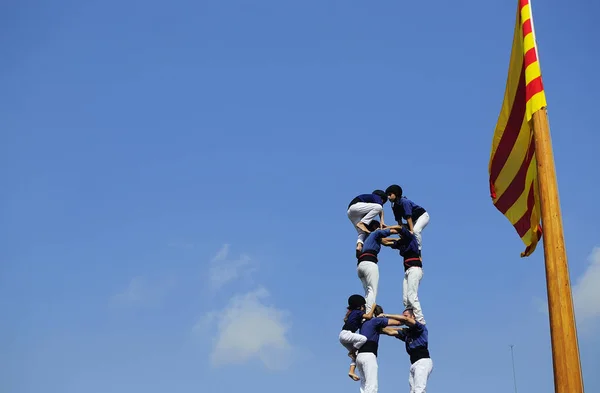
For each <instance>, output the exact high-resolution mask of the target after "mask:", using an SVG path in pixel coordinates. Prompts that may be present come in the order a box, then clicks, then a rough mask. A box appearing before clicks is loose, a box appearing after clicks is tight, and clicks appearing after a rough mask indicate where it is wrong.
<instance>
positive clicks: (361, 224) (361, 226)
mask: <svg viewBox="0 0 600 393" xmlns="http://www.w3.org/2000/svg"><path fill="white" fill-rule="evenodd" d="M356 227H357V228H358V229H360V230H361V231H363V232H366V233H371V231H369V228H367V226H366V225H365V224H364V223H362V222H359V223H358V224H356Z"/></svg>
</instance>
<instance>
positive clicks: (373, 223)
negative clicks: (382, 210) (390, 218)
mask: <svg viewBox="0 0 600 393" xmlns="http://www.w3.org/2000/svg"><path fill="white" fill-rule="evenodd" d="M380 227H381V223H380V222H379V221H377V220H373V221H371V223H370V224H369V225H367V229H368V230H369V231H371V232H374V231H376V230H378V229H379V228H380Z"/></svg>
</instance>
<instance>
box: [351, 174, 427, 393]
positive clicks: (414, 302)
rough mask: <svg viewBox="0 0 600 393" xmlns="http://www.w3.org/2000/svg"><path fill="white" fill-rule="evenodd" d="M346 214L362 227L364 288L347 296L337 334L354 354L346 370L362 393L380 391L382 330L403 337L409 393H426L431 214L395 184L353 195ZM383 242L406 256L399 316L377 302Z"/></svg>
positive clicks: (358, 252)
mask: <svg viewBox="0 0 600 393" xmlns="http://www.w3.org/2000/svg"><path fill="white" fill-rule="evenodd" d="M388 200H389V201H390V203H391V207H392V211H393V213H394V219H395V221H396V223H397V225H392V226H388V225H386V224H385V222H384V209H383V207H384V205H385V204H386V202H387V201H388ZM348 218H349V219H350V221H351V222H352V225H354V227H355V229H356V231H357V232H358V239H357V241H356V258H357V260H358V265H357V273H358V278H359V279H360V281H361V282H362V285H363V288H364V291H365V295H364V296H362V295H358V294H355V295H352V296H350V297H349V298H348V312H347V313H346V316H345V317H344V326H343V327H342V331H341V332H340V335H339V339H340V342H341V344H342V345H343V346H344V347H346V349H347V350H348V356H349V357H350V358H351V359H352V362H351V364H350V371H349V373H348V375H349V376H350V378H352V379H353V380H355V381H360V382H361V385H360V392H361V393H377V390H378V372H377V371H378V364H377V350H378V347H379V336H380V335H381V334H384V335H387V336H391V337H395V338H397V339H399V340H402V341H404V343H405V348H406V352H407V353H408V355H409V357H410V362H411V367H410V372H409V377H408V383H409V387H410V393H425V390H426V385H427V380H428V378H429V374H431V371H432V370H433V362H432V361H431V358H430V356H429V349H428V330H427V327H426V326H425V324H426V322H425V317H424V316H423V309H422V308H421V303H420V302H419V296H418V290H419V284H420V282H421V279H422V277H423V258H422V256H421V249H422V247H421V246H422V232H423V229H424V228H425V227H426V226H427V224H428V223H429V214H428V213H427V211H426V210H425V209H424V208H422V207H421V206H419V205H417V204H416V203H414V202H413V201H411V200H410V199H408V198H406V197H405V196H404V195H403V193H402V188H401V187H400V186H399V185H397V184H394V185H391V186H389V187H388V188H387V189H386V190H385V191H382V190H375V191H373V192H372V193H371V194H362V195H359V196H357V197H356V198H354V199H353V200H352V201H351V202H350V205H348ZM377 218H379V221H378V220H377ZM404 221H405V222H404ZM396 235H397V236H396ZM381 246H386V247H390V248H391V249H394V250H398V251H399V253H400V256H401V257H402V258H403V261H404V280H403V284H402V291H403V296H402V298H403V303H404V312H403V313H402V314H400V315H395V314H385V313H384V312H383V308H382V307H381V305H378V304H376V301H377V291H378V284H379V266H378V264H377V263H378V255H379V252H380V250H381ZM357 371H358V374H360V376H359V375H357V374H356V372H357Z"/></svg>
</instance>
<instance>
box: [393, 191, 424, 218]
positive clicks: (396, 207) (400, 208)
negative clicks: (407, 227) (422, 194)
mask: <svg viewBox="0 0 600 393" xmlns="http://www.w3.org/2000/svg"><path fill="white" fill-rule="evenodd" d="M392 211H393V212H394V218H395V219H396V221H397V222H401V221H402V219H403V218H404V219H405V220H406V219H408V218H409V217H410V218H412V220H413V223H414V222H415V221H417V219H418V218H419V217H421V216H422V215H423V213H425V209H423V208H422V207H421V206H419V205H417V204H416V203H414V202H413V201H411V200H410V199H408V198H407V197H404V196H403V197H401V198H400V199H396V202H392Z"/></svg>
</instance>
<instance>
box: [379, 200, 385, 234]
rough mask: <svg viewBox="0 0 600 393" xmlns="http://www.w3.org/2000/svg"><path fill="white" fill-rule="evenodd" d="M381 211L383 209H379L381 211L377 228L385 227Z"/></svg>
mask: <svg viewBox="0 0 600 393" xmlns="http://www.w3.org/2000/svg"><path fill="white" fill-rule="evenodd" d="M382 207H383V206H382ZM383 211H384V209H381V213H379V217H380V218H379V223H380V225H379V229H383V228H385V224H384V223H383Z"/></svg>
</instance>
